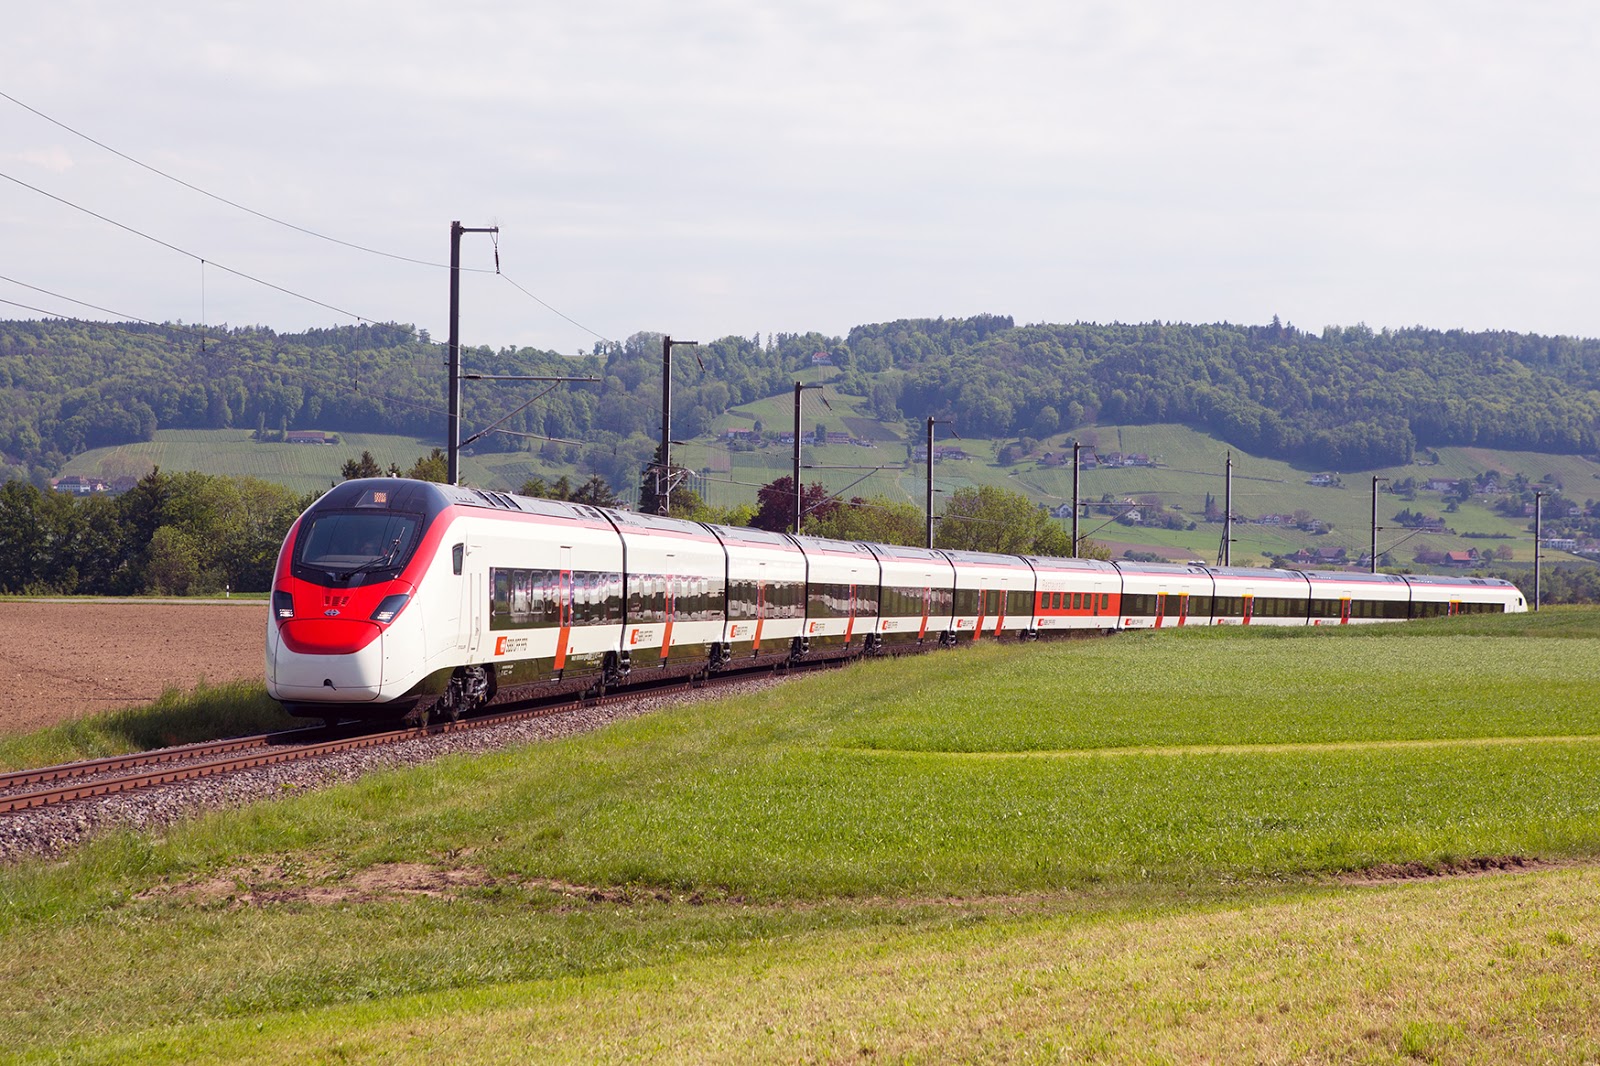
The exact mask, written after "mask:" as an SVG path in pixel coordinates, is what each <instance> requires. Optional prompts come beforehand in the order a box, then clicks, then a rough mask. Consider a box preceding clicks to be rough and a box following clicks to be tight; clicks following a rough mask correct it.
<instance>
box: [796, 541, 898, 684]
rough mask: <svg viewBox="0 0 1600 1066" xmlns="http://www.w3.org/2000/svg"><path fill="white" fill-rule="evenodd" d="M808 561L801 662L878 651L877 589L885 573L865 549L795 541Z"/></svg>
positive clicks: (837, 543)
mask: <svg viewBox="0 0 1600 1066" xmlns="http://www.w3.org/2000/svg"><path fill="white" fill-rule="evenodd" d="M791 539H792V540H793V541H794V542H795V543H796V544H797V545H799V546H800V550H801V551H802V552H803V553H804V554H805V558H806V619H805V632H804V633H803V634H802V635H801V637H800V643H799V645H798V646H797V647H796V648H795V653H796V655H797V656H800V655H815V656H821V657H826V658H832V657H837V656H840V655H849V654H855V653H858V652H861V651H863V650H871V649H874V648H876V647H877V646H878V634H877V628H878V589H879V587H880V586H881V585H882V583H883V573H882V570H881V568H880V567H879V565H878V557H877V556H876V555H874V554H872V549H871V548H868V547H867V546H866V545H865V544H859V543H856V542H854V541H845V540H828V539H826V538H823V537H806V536H799V537H792V538H791Z"/></svg>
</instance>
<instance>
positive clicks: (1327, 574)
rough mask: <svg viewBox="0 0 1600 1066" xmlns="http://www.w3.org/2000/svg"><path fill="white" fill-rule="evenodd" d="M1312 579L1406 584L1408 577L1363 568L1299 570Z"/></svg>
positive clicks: (1360, 583) (1340, 582)
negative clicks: (1372, 572) (1370, 571)
mask: <svg viewBox="0 0 1600 1066" xmlns="http://www.w3.org/2000/svg"><path fill="white" fill-rule="evenodd" d="M1296 573H1300V574H1304V575H1306V577H1308V578H1310V579H1311V580H1312V581H1323V582H1329V583H1339V584H1346V585H1404V584H1405V583H1406V579H1405V578H1403V577H1401V576H1400V575H1399V574H1369V573H1366V572H1364V571H1361V570H1298V571H1296Z"/></svg>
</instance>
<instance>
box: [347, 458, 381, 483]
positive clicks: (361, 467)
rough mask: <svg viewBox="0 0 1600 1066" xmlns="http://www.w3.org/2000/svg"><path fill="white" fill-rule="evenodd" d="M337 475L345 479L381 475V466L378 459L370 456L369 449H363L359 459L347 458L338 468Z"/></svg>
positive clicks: (350, 479) (351, 479)
mask: <svg viewBox="0 0 1600 1066" xmlns="http://www.w3.org/2000/svg"><path fill="white" fill-rule="evenodd" d="M339 476H340V477H342V478H344V479H345V480H346V481H354V480H355V479H356V478H358V477H382V476H383V467H381V466H379V465H378V460H376V459H374V458H373V457H372V453H371V452H369V451H363V452H362V453H361V458H360V459H347V460H345V464H344V465H343V466H341V467H340V468H339Z"/></svg>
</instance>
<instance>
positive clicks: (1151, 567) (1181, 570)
mask: <svg viewBox="0 0 1600 1066" xmlns="http://www.w3.org/2000/svg"><path fill="white" fill-rule="evenodd" d="M1111 565H1112V566H1114V567H1116V568H1117V569H1118V570H1121V571H1122V572H1123V573H1125V574H1184V575H1187V576H1189V577H1209V576H1210V575H1211V572H1210V571H1209V570H1207V569H1206V568H1205V567H1203V566H1195V565H1194V564H1193V563H1119V562H1113V563H1112V564H1111Z"/></svg>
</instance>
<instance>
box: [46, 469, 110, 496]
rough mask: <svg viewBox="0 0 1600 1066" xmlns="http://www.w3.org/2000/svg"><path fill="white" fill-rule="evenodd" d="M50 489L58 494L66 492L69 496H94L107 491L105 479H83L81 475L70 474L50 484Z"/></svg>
mask: <svg viewBox="0 0 1600 1066" xmlns="http://www.w3.org/2000/svg"><path fill="white" fill-rule="evenodd" d="M50 487H51V488H53V489H55V490H56V491H57V492H65V493H67V494H68V495H69V496H92V495H94V494H95V493H97V492H105V491H106V483H105V480H104V479H102V478H97V477H83V476H82V475H80V474H68V475H67V476H66V477H58V478H56V479H55V480H54V481H52V482H50Z"/></svg>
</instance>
